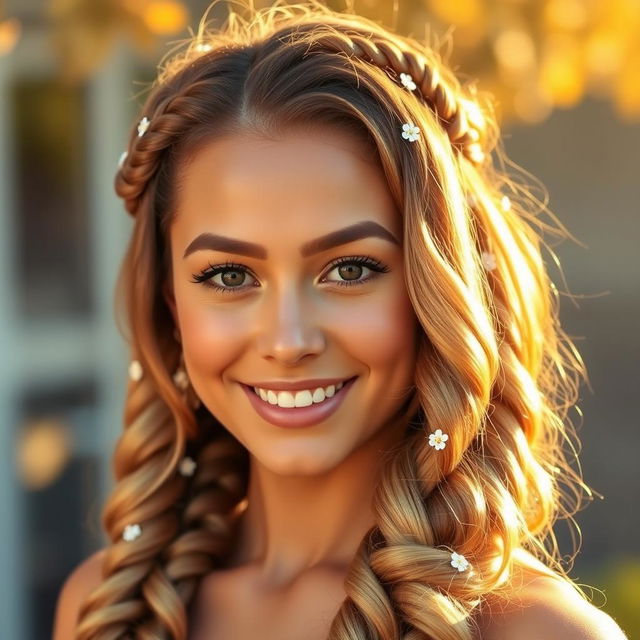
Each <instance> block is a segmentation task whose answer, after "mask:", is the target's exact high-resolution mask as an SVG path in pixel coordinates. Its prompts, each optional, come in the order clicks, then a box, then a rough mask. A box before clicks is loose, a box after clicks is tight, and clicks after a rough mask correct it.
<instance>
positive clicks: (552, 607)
mask: <svg viewBox="0 0 640 640" xmlns="http://www.w3.org/2000/svg"><path fill="white" fill-rule="evenodd" d="M515 578H516V579H515V581H514V582H515V584H514V587H513V590H512V591H511V592H510V594H509V597H508V598H506V599H505V598H499V599H494V600H488V601H487V603H486V605H485V606H484V608H483V610H482V613H481V615H480V616H479V617H478V618H477V622H478V626H479V629H478V631H479V634H480V635H479V636H478V638H479V640H540V638H544V639H545V640H628V639H627V636H626V635H625V634H624V632H623V631H622V629H621V628H620V627H619V625H618V624H617V623H616V622H615V620H614V619H613V618H612V617H611V616H609V615H608V614H606V613H605V612H604V611H601V610H600V609H598V608H597V607H595V606H594V605H593V604H591V603H590V602H588V601H587V600H586V599H584V598H583V597H582V596H581V595H580V594H579V593H577V592H576V590H575V589H574V588H573V587H571V585H569V584H566V583H565V582H564V581H562V580H560V579H559V578H554V577H551V576H546V575H541V574H540V573H537V572H535V571H531V570H528V569H521V570H519V571H518V572H517V575H516V576H515Z"/></svg>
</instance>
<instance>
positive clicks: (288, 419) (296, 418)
mask: <svg viewBox="0 0 640 640" xmlns="http://www.w3.org/2000/svg"><path fill="white" fill-rule="evenodd" d="M355 381H356V378H351V380H349V381H348V382H345V383H344V384H343V385H342V387H341V388H340V389H339V390H338V391H336V393H335V394H334V395H333V396H331V398H328V399H326V400H324V401H323V402H320V403H318V404H312V405H309V406H308V407H291V408H287V407H279V406H278V405H277V404H269V403H268V402H265V401H264V400H262V398H260V396H258V395H256V393H255V391H254V390H253V388H252V387H249V386H247V385H246V384H242V385H241V386H242V388H243V389H244V390H245V392H246V394H247V396H249V402H251V404H252V405H253V408H254V409H255V410H256V413H257V414H258V415H259V416H260V417H261V418H263V419H264V420H266V421H267V422H270V423H271V424H275V425H276V426H278V427H285V428H296V427H309V426H311V425H312V424H317V423H318V422H322V421H323V420H326V419H327V418H328V417H329V416H330V415H331V414H333V412H334V411H336V410H337V409H338V407H339V406H340V405H341V404H342V401H343V400H344V398H345V396H346V395H347V393H349V389H351V387H352V386H353V383H354V382H355Z"/></svg>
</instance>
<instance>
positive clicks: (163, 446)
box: [75, 1, 590, 640]
mask: <svg viewBox="0 0 640 640" xmlns="http://www.w3.org/2000/svg"><path fill="white" fill-rule="evenodd" d="M400 73H409V74H411V76H412V77H413V79H414V80H415V81H416V84H417V85H418V89H417V90H416V91H409V90H408V89H407V88H406V87H404V86H402V84H401V83H400V82H399V80H398V77H399V74H400ZM142 116H146V117H147V118H148V119H149V120H150V124H149V127H148V129H147V131H146V132H145V133H144V134H143V135H138V132H137V128H136V126H137V123H136V124H135V125H134V126H132V129H131V133H130V137H129V148H128V156H127V157H126V159H125V161H124V163H123V165H122V167H121V168H120V169H119V170H118V173H117V176H116V183H115V187H116V191H117V193H118V195H119V196H120V197H121V198H122V199H123V201H124V205H125V208H126V210H127V211H128V212H129V213H130V214H131V215H132V216H133V217H134V228H133V232H132V236H131V241H130V243H129V246H128V250H127V254H126V256H125V258H124V261H123V263H122V268H121V273H120V280H119V288H118V294H119V301H120V303H121V304H123V305H124V317H125V324H126V329H125V332H126V334H127V338H128V340H129V342H130V346H131V355H132V357H133V358H136V359H138V360H139V361H140V362H141V364H142V367H143V370H144V376H143V377H142V379H141V380H140V381H137V382H134V381H131V382H130V383H129V388H128V390H127V400H126V407H125V414H124V431H123V433H122V434H121V436H120V438H119V440H118V443H117V446H116V449H115V452H114V457H113V470H114V475H115V480H116V485H115V488H114V489H113V492H112V493H111V495H110V497H109V499H108V501H107V503H106V505H105V508H104V512H103V525H104V528H105V530H106V532H107V534H108V537H109V546H108V547H107V549H106V554H105V557H104V564H103V576H104V580H103V583H102V584H101V585H100V587H98V588H97V589H96V590H95V591H94V592H93V593H91V594H90V596H89V597H88V598H87V600H86V601H85V603H84V605H83V607H82V610H81V613H80V618H79V622H78V626H77V629H76V636H75V637H76V640H89V639H100V640H107V639H109V640H112V639H113V640H115V639H116V638H140V639H144V640H151V639H152V638H153V639H154V640H158V639H167V640H168V639H170V638H173V639H175V640H186V638H187V635H188V620H189V607H190V606H191V605H192V604H193V600H194V596H195V593H196V591H197V588H198V584H199V582H200V580H201V578H202V577H203V576H205V575H206V574H207V573H209V572H211V571H212V570H213V569H215V568H217V567H221V566H224V561H225V558H226V557H227V556H228V554H229V553H230V550H231V549H232V546H233V541H234V533H235V531H236V529H235V527H236V525H237V522H238V516H239V515H240V514H241V513H242V511H243V509H244V508H246V499H245V498H246V490H247V474H248V456H247V452H246V450H245V449H244V448H243V447H242V446H241V445H240V444H239V443H238V442H237V441H236V440H235V439H234V438H233V437H232V436H231V435H230V434H229V433H228V432H227V431H226V429H225V428H224V427H223V425H221V424H220V423H219V422H218V421H217V420H216V419H215V417H214V416H213V415H212V414H211V413H209V411H208V410H207V408H206V407H204V406H202V407H200V408H198V409H195V410H194V409H193V408H192V407H191V406H190V405H189V404H188V403H187V402H185V400H184V398H183V397H182V395H181V393H180V391H179V390H178V389H177V388H176V386H175V384H174V383H173V380H172V374H173V371H174V370H175V368H176V366H177V363H178V360H179V357H180V344H179V343H178V342H177V341H176V339H175V336H174V329H175V327H174V324H173V318H172V316H171V313H170V311H169V309H168V308H167V305H166V302H165V300H164V298H163V294H162V291H163V286H164V284H165V283H166V281H167V280H168V278H169V275H170V266H171V265H170V258H169V253H168V245H167V238H168V231H169V228H170V226H171V223H172V220H173V219H174V216H175V202H176V185H177V188H179V184H180V177H181V172H182V171H184V168H185V167H186V166H187V165H188V160H189V158H191V157H193V156H194V155H195V154H196V153H197V152H198V150H199V149H201V148H202V146H203V145H204V144H207V143H208V142H210V141H212V140H214V139H215V138H216V137H217V136H229V135H231V136H233V135H256V136H267V137H277V136H279V135H282V134H283V133H285V132H286V131H287V130H289V129H291V128H296V127H297V128H304V129H305V130H310V128H311V127H333V128H336V129H339V130H340V131H343V132H345V133H346V134H348V135H352V136H357V137H358V139H359V140H360V141H361V143H362V148H363V149H367V150H370V151H371V152H373V153H375V154H376V155H377V157H378V158H379V161H380V164H381V166H382V168H383V170H384V174H385V176H386V179H387V182H388V185H389V190H390V193H391V194H392V196H393V198H394V201H395V204H396V206H397V208H398V211H400V212H401V214H402V216H403V228H404V231H403V233H404V237H403V241H404V248H405V271H406V282H407V289H408V294H409V296H410V299H411V302H412V305H413V308H414V311H415V314H416V316H417V318H418V321H419V323H420V326H421V328H422V332H421V336H420V343H419V353H418V359H417V366H416V372H415V393H414V394H413V396H412V398H411V400H410V402H408V403H407V405H406V406H405V407H404V410H405V415H406V421H407V429H406V433H405V438H404V442H403V446H402V447H400V448H399V449H398V450H394V451H393V452H390V453H389V460H388V464H386V465H384V473H383V474H382V477H381V478H380V481H379V484H378V486H377V487H376V492H375V495H374V503H373V507H374V512H375V516H376V525H375V526H374V527H373V528H372V529H371V530H370V531H369V532H368V533H367V535H365V537H364V538H363V540H362V542H361V544H360V547H359V549H358V551H357V553H356V555H355V557H354V559H353V561H352V563H351V566H350V568H349V572H348V575H347V578H346V581H345V589H346V593H347V598H346V599H345V601H344V602H343V604H342V606H341V608H340V610H339V611H338V613H337V615H336V617H335V619H334V620H333V624H332V627H331V631H330V634H329V639H330V640H356V639H359V640H365V639H369V638H384V640H396V639H398V640H399V639H404V640H418V639H435V638H437V639H438V640H470V639H471V638H472V634H473V632H474V624H475V622H474V620H475V619H474V615H473V614H474V612H476V611H477V610H479V608H480V607H481V606H482V604H483V603H484V602H485V601H486V600H487V598H488V597H489V596H492V597H496V598H499V597H501V595H502V596H503V597H506V594H507V593H508V587H509V578H510V575H511V571H512V569H513V568H514V566H515V565H516V564H517V563H518V562H519V553H521V550H527V551H529V552H531V553H532V554H533V555H535V556H536V557H537V558H539V559H540V560H541V561H542V562H543V563H544V564H546V565H547V567H548V568H549V569H548V574H549V575H554V576H557V578H558V579H560V580H563V581H565V582H567V583H569V584H573V582H572V581H571V580H570V578H569V577H568V575H567V573H566V570H565V569H564V568H563V567H562V565H561V563H560V556H559V551H558V545H557V543H556V540H555V536H554V533H553V529H552V527H553V524H554V522H555V521H556V520H557V519H558V518H559V517H570V516H571V515H572V514H573V513H575V511H576V510H577V509H578V507H579V506H580V499H581V497H582V495H583V492H586V493H587V494H589V493H590V492H589V489H588V487H586V485H585V484H584V483H583V482H582V479H581V477H580V475H579V473H577V472H576V471H575V470H574V469H573V468H572V466H571V464H570V463H571V462H573V461H574V459H575V456H574V455H573V454H568V452H567V451H566V449H565V446H566V445H567V444H568V445H569V448H570V450H573V446H574V445H573V441H572V427H571V425H570V423H569V421H568V419H567V413H568V409H569V408H570V407H571V406H573V404H574V403H575V401H576V398H577V388H578V382H579V376H580V374H584V373H585V372H584V365H583V363H582V360H581V358H580V356H579V354H578V353H577V351H576V350H575V348H574V346H573V345H572V343H571V341H570V340H569V339H568V337H567V336H566V334H565V333H564V332H563V330H562V329H561V327H560V325H559V320H558V292H557V289H556V288H555V286H554V285H553V283H552V282H551V280H550V278H549V276H548V274H547V272H546V269H545V266H544V262H543V259H542V253H541V251H542V248H543V241H542V234H541V233H540V232H541V231H547V232H549V233H553V234H555V235H557V236H559V237H565V236H568V235H569V234H568V232H567V231H566V229H564V227H562V225H560V224H559V223H557V224H558V226H557V227H554V226H552V225H547V224H544V223H542V222H541V219H540V214H541V213H543V212H547V213H549V212H548V211H546V207H545V206H544V205H543V204H542V203H541V202H539V201H538V200H537V199H536V198H535V197H534V196H533V194H532V193H531V192H529V191H528V190H527V188H526V187H524V186H523V185H520V184H518V182H517V181H516V179H515V178H514V177H512V176H511V175H509V174H508V172H507V171H506V170H505V167H504V163H505V162H506V156H505V155H504V152H503V151H502V149H501V147H500V142H499V134H498V127H497V124H496V119H495V115H494V113H493V110H492V104H491V99H490V97H489V96H487V95H483V94H481V93H479V92H478V91H477V90H476V89H475V87H474V86H473V85H472V84H467V85H463V84H462V83H460V82H459V81H458V80H457V79H456V77H455V76H454V74H453V73H452V72H451V70H450V69H449V67H448V66H447V64H446V63H445V62H444V61H443V60H442V59H441V58H440V57H439V55H438V53H437V52H436V50H435V47H432V46H429V45H427V44H425V43H421V42H418V41H416V40H414V39H410V38H405V37H401V36H399V35H396V34H393V33H391V32H390V31H388V30H387V29H385V28H383V27H382V26H380V25H378V24H376V23H374V22H373V21H370V20H367V19H365V18H362V17H360V16H356V15H353V14H347V13H337V12H334V11H332V10H330V9H328V8H326V7H325V6H324V5H322V4H320V3H318V2H311V1H310V2H307V3H305V4H298V5H282V4H280V3H279V4H277V5H276V6H274V7H270V8H267V9H260V10H251V11H250V12H249V16H248V17H241V16H240V15H239V14H237V13H235V12H233V13H231V15H230V17H229V19H228V20H227V22H226V23H225V24H224V25H223V26H222V27H220V28H217V29H212V28H209V27H208V26H207V25H206V23H204V22H203V23H202V25H201V28H200V30H199V31H198V33H197V34H196V35H195V36H194V37H193V38H192V39H190V41H189V42H188V43H186V46H184V47H183V49H181V50H179V51H177V52H172V56H171V58H170V59H169V60H167V61H165V63H164V65H163V66H161V68H160V70H159V73H158V78H157V80H156V82H155V83H154V85H153V87H152V89H151V92H150V93H149V95H148V97H147V99H146V102H145V104H144V106H143V108H142V110H141V111H140V118H142ZM406 122H412V123H414V124H415V125H416V126H418V127H419V129H420V139H419V140H418V141H416V142H408V141H407V140H405V139H403V138H402V136H401V130H402V124H403V123H406ZM507 194H508V197H507V199H505V196H506V195H507ZM483 254H492V255H493V256H494V257H495V261H496V266H495V268H488V267H487V266H486V264H485V262H484V258H483ZM437 428H442V429H443V430H445V431H446V432H447V433H448V434H449V441H448V442H447V446H446V448H445V449H443V450H435V449H434V448H433V447H431V446H429V444H428V435H429V433H431V432H433V431H434V430H435V429H437ZM185 455H190V456H191V457H192V458H194V459H195V460H196V462H197V471H196V473H195V475H194V476H193V477H191V478H188V477H184V476H182V475H181V474H180V473H178V465H179V462H180V459H181V458H182V457H183V456H185ZM132 522H137V523H140V524H141V526H142V532H143V533H142V535H141V536H140V537H139V538H138V539H136V540H135V541H132V542H125V541H123V540H122V531H123V529H124V527H125V526H126V525H127V524H129V523H132ZM453 551H456V552H458V553H461V554H463V555H464V556H465V557H466V558H467V559H468V560H469V562H470V563H471V567H470V569H469V570H468V571H464V572H458V571H457V570H456V569H454V568H453V567H452V566H451V553H452V552H453Z"/></svg>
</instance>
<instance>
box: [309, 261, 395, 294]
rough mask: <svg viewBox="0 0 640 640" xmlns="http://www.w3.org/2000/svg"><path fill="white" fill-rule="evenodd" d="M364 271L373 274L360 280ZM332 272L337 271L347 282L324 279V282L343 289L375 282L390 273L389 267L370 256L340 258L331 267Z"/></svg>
mask: <svg viewBox="0 0 640 640" xmlns="http://www.w3.org/2000/svg"><path fill="white" fill-rule="evenodd" d="M363 269H369V271H372V272H373V273H372V274H370V275H369V276H367V277H366V278H360V277H359V276H360V275H362V272H363ZM330 270H331V271H335V270H337V272H338V274H339V275H340V277H342V278H346V280H326V279H323V280H322V282H333V283H335V284H337V285H340V286H342V287H351V286H354V285H359V284H363V283H365V282H368V281H369V280H373V278H376V277H377V275H378V274H379V273H386V272H387V271H389V267H387V266H386V265H384V264H382V263H381V262H380V261H379V260H375V259H374V258H372V257H370V256H352V257H345V258H339V259H338V260H336V261H335V262H334V263H333V264H332V265H331V268H330Z"/></svg>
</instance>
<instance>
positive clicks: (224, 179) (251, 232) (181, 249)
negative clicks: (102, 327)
mask: <svg viewBox="0 0 640 640" xmlns="http://www.w3.org/2000/svg"><path fill="white" fill-rule="evenodd" d="M180 185H181V187H180V189H179V195H178V201H177V218H176V220H175V221H174V223H173V225H172V227H171V228H170V238H169V241H170V248H171V258H172V273H171V281H170V283H169V284H168V287H167V290H166V292H165V296H166V300H167V303H168V304H169V307H170V308H171V310H172V313H173V315H174V319H175V322H176V326H177V327H178V330H179V332H180V334H181V341H182V346H183V350H184V359H185V366H186V369H187V372H188V374H189V378H190V380H191V384H192V386H193V388H194V390H195V391H196V393H197V394H198V396H199V397H200V399H201V400H202V402H203V404H204V405H206V406H207V408H208V409H209V410H210V411H211V412H212V413H213V414H214V415H215V416H216V417H217V418H218V420H219V421H220V422H221V423H222V424H223V425H224V426H225V427H226V428H227V429H228V430H229V431H230V432H231V433H232V434H233V435H234V436H235V437H236V438H237V439H238V440H239V441H240V442H241V443H242V444H243V445H244V446H245V447H246V448H247V450H248V451H249V454H250V460H251V463H250V464H251V466H250V481H249V492H248V507H247V509H246V511H245V513H244V514H243V517H242V520H241V526H240V540H239V544H238V546H237V551H236V553H235V554H234V557H233V558H231V559H230V562H229V571H228V572H227V576H228V577H229V579H230V580H231V576H242V582H243V584H244V585H245V586H246V585H247V584H248V583H250V584H251V588H250V591H251V593H252V594H253V595H255V594H256V593H257V594H260V595H261V596H262V597H263V599H268V598H269V597H270V596H272V595H273V596H274V597H275V598H276V599H277V601H278V602H284V600H286V599H287V598H286V594H291V593H292V592H293V591H294V586H295V587H296V589H295V591H296V594H297V595H300V594H301V593H306V596H305V597H306V598H307V599H308V598H311V597H312V596H311V594H310V593H308V592H306V591H307V590H306V589H305V587H304V584H305V578H306V577H307V576H311V575H313V576H314V580H313V584H314V585H316V586H319V585H322V590H323V592H326V589H327V586H328V584H331V588H332V594H331V596H330V600H331V601H332V603H333V605H334V606H336V607H337V604H339V602H340V601H341V600H342V599H343V598H344V595H345V594H344V593H343V592H342V591H341V586H340V585H341V581H342V579H343V577H344V574H345V572H346V569H347V566H348V564H349V563H350V561H351V559H352V558H353V556H354V554H355V552H356V550H357V547H358V544H359V542H360V540H361V538H362V537H363V535H364V534H365V533H366V531H367V530H368V529H369V528H370V527H371V526H372V525H373V524H374V519H373V514H372V511H371V507H370V503H371V497H372V493H373V488H374V485H375V477H376V475H377V474H378V473H379V471H380V466H381V457H382V454H383V453H384V452H386V451H388V450H389V449H390V448H392V447H393V446H394V445H395V444H397V443H398V442H399V440H400V439H401V437H402V434H403V430H404V427H405V424H404V422H402V421H400V420H398V419H397V416H396V414H397V412H398V410H399V409H400V408H401V406H402V404H403V402H404V401H405V400H406V398H407V394H408V393H410V391H411V388H412V385H413V376H414V369H415V354H416V351H417V335H418V332H417V328H418V324H417V320H416V317H415V314H414V312H413V309H412V306H411V304H410V300H409V297H408V294H407V290H406V285H405V282H404V274H403V248H402V244H401V243H402V218H401V216H400V214H399V213H398V211H397V210H396V207H395V205H394V202H393V200H392V197H391V194H390V192H389V189H388V186H387V183H386V179H385V177H384V174H383V172H382V169H381V167H380V166H379V165H378V164H377V163H376V162H373V161H372V159H371V157H370V156H367V155H366V154H365V153H364V152H363V149H362V146H361V143H359V141H358V140H357V139H355V138H352V137H351V136H349V135H347V134H345V133H343V132H340V131H334V130H330V129H329V130H327V129H323V130H320V129H317V130H314V131H310V130H309V129H306V130H304V131H295V130H290V131H288V132H287V133H285V134H283V135H282V137H280V138H278V139H276V140H266V139H264V138H258V137H255V136H251V135H249V134H246V135H245V136H241V137H239V136H237V135H236V136H233V137H225V138H218V139H216V140H215V141H213V142H210V143H208V144H207V146H205V147H204V148H203V149H201V150H200V151H199V152H198V153H197V155H196V156H195V157H194V158H193V160H192V161H191V162H190V163H189V164H188V165H187V166H186V167H183V168H182V170H181V172H180ZM363 221H375V222H377V223H378V224H379V225H381V226H382V227H384V228H385V229H387V230H388V231H389V232H390V233H391V234H392V235H393V236H394V237H395V238H396V239H397V240H398V244H396V243H393V242H390V241H388V240H386V239H383V238H380V237H368V238H362V239H359V240H356V241H352V242H350V243H348V244H344V245H342V246H338V247H334V248H332V249H328V250H324V251H321V252H320V253H317V254H315V255H311V256H307V257H302V256H301V254H300V247H302V246H303V245H304V244H305V243H307V242H309V241H311V240H313V239H315V238H317V237H319V236H323V235H325V234H328V233H330V232H332V231H336V230H338V229H342V228H344V227H347V226H350V225H353V224H356V223H360V222H363ZM206 232H209V233H215V234H219V235H223V236H228V237H232V238H237V239H241V240H244V241H250V242H253V243H258V244H260V245H263V246H264V247H265V249H266V251H267V253H268V255H267V258H266V259H258V258H257V257H247V256H244V255H237V254H234V253H229V252H222V251H219V250H212V249H202V250H198V251H194V252H192V253H191V254H190V255H188V256H187V257H186V258H185V257H183V256H184V253H185V249H186V248H187V247H188V246H189V244H190V243H191V242H192V241H193V240H194V238H196V237H197V236H198V235H199V234H202V233H206ZM353 256H371V257H372V258H374V259H375V260H378V261H379V262H381V263H382V264H383V265H384V266H385V267H387V268H388V271H387V272H386V273H377V272H375V271H372V270H371V269H370V268H369V267H367V266H363V267H358V266H357V265H353V264H352V263H351V267H349V265H346V268H347V270H348V269H349V268H351V269H355V272H354V273H353V275H351V276H350V275H349V273H348V272H345V270H344V269H345V266H344V265H343V266H342V268H341V269H338V268H337V267H336V266H332V263H333V262H334V261H335V260H336V259H338V258H341V257H353ZM226 261H232V262H234V263H236V264H239V265H242V266H243V267H244V268H245V271H241V272H240V273H238V272H237V271H235V270H234V268H232V269H231V271H227V272H226V274H224V273H223V274H218V275H216V276H214V277H213V281H214V282H215V283H216V284H218V285H220V286H224V287H227V288H233V287H237V289H236V291H232V292H218V291H215V290H212V289H210V288H207V287H206V286H205V284H203V283H195V282H193V280H194V275H197V274H199V273H201V272H202V271H203V270H207V269H208V268H209V267H210V265H213V266H216V265H218V264H221V263H222V264H224V263H225V262H226ZM370 275H371V276H374V277H372V278H370V279H368V280H367V278H368V277H369V276H370ZM233 277H235V280H231V278H233ZM350 279H355V280H358V281H359V282H360V284H355V285H353V286H341V285H339V284H336V282H340V281H343V282H344V281H345V280H346V281H349V280H350ZM322 280H325V281H324V282H323V281H322ZM234 283H235V284H234ZM252 285H256V286H252ZM354 375H357V376H358V379H357V380H356V382H355V384H354V386H353V387H352V388H351V390H350V391H349V393H348V394H347V396H346V397H345V399H344V401H343V403H342V405H341V406H340V407H339V408H338V410H337V411H336V412H335V413H334V414H332V415H331V416H330V417H329V418H327V419H326V420H324V421H323V422H320V423H318V424H315V425H312V426H308V427H304V428H299V429H285V428H282V427H280V426H276V425H273V424H271V423H269V422H267V421H265V420H264V419H263V418H261V417H260V416H259V415H258V414H257V413H256V412H255V410H254V409H253V407H252V406H251V404H250V402H249V400H248V398H247V397H246V394H245V391H244V390H243V388H242V387H241V386H240V385H239V382H257V381H269V380H278V379H287V380H299V379H306V378H324V377H336V378H339V379H346V378H349V377H351V376H354ZM265 386H266V385H265ZM308 584H310V583H308ZM301 585H302V586H301ZM228 587H229V581H227V584H226V589H225V592H226V593H229V588H228ZM211 588H212V589H214V590H215V587H211ZM205 589H206V585H205ZM317 595H318V597H321V596H320V593H318V594H317ZM221 597H222V596H221ZM326 599H327V596H326V595H325V596H324V600H326ZM252 602H253V606H254V608H255V602H256V600H255V599H253V600H252ZM312 602H313V601H312ZM317 603H318V600H316V605H315V607H316V610H317V606H318V605H317ZM307 609H308V607H307ZM244 612H245V617H246V608H245V609H244ZM272 614H273V611H272V610H271V611H270V612H269V614H268V615H272ZM265 615H267V614H265ZM290 619H291V618H289V620H290ZM306 624H309V622H308V619H307V622H306ZM308 631H309V629H308V628H306V632H307V633H308ZM234 633H235V634H238V633H240V631H239V629H238V627H237V626H235V627H234ZM234 637H241V636H240V635H235V636H234Z"/></svg>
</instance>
